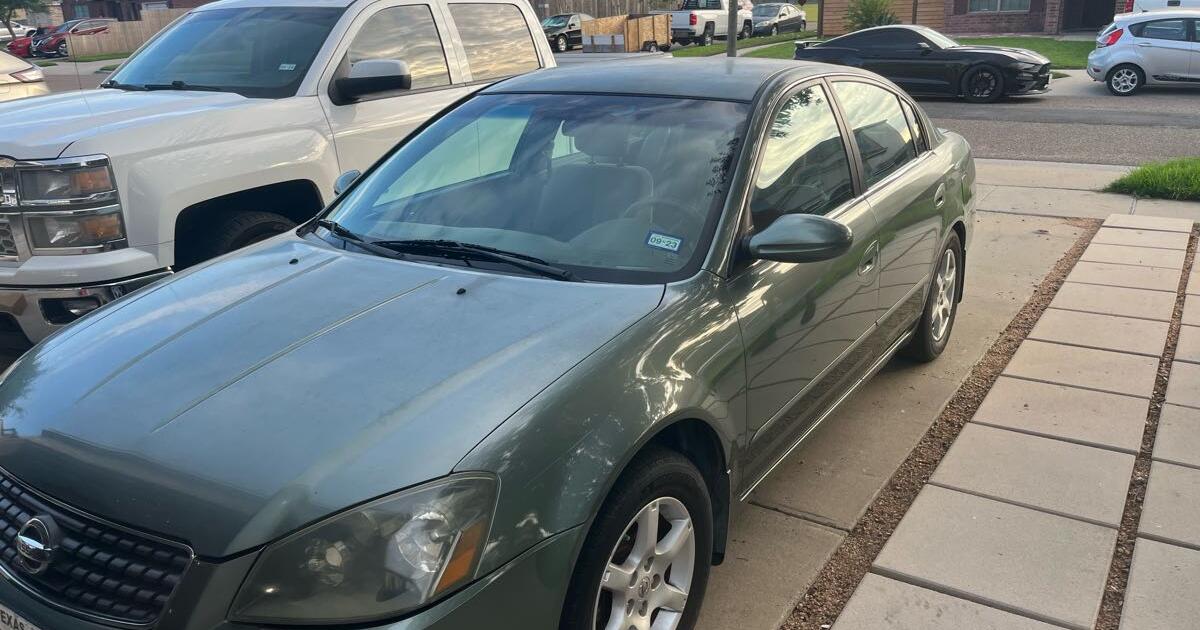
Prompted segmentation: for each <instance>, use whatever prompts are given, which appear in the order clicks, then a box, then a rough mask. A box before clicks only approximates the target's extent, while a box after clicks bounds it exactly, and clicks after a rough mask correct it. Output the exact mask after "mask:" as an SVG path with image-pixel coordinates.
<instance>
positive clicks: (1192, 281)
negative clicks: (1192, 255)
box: [1187, 263, 1200, 295]
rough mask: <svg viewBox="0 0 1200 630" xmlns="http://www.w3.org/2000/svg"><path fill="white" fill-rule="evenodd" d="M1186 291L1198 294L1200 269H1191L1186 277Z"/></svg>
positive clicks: (1199, 292) (1199, 291)
mask: <svg viewBox="0 0 1200 630" xmlns="http://www.w3.org/2000/svg"><path fill="white" fill-rule="evenodd" d="M1193 264H1194V263H1193ZM1187 293H1188V295H1200V271H1193V272H1192V273H1191V276H1190V277H1189V278H1188V283H1187Z"/></svg>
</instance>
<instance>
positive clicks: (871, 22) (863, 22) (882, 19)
mask: <svg viewBox="0 0 1200 630" xmlns="http://www.w3.org/2000/svg"><path fill="white" fill-rule="evenodd" d="M4 1H5V0H0V2H4ZM899 22H900V20H898V19H896V14H895V13H892V1H891V0H851V2H850V6H848V7H846V23H847V24H849V25H850V30H854V31H857V30H858V29H860V28H870V27H872V26H887V25H888V24H896V23H899Z"/></svg>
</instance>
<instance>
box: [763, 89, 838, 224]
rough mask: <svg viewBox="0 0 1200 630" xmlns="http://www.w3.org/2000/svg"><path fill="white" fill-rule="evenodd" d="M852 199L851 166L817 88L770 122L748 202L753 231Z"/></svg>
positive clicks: (797, 96)
mask: <svg viewBox="0 0 1200 630" xmlns="http://www.w3.org/2000/svg"><path fill="white" fill-rule="evenodd" d="M853 196H854V185H853V183H852V181H851V179H850V160H849V159H848V158H847V156H846V148H845V145H844V144H843V141H842V134H841V132H840V131H839V129H838V125H837V119H836V118H834V115H833V109H832V108H831V107H830V104H829V98H828V95H827V94H826V93H825V90H824V88H822V87H821V86H819V85H814V86H812V87H808V88H805V89H803V90H801V91H800V92H798V93H797V94H795V95H794V96H792V97H791V98H789V99H788V100H787V101H786V102H785V103H784V104H783V106H782V107H780V109H779V111H778V112H777V113H776V114H775V120H774V121H772V122H771V129H770V131H769V132H768V136H767V142H766V144H765V145H764V146H763V150H762V159H761V160H760V162H759V166H758V173H757V175H755V180H754V194H753V195H752V197H751V201H750V211H751V216H752V217H753V219H754V228H755V229H756V230H761V229H763V228H765V227H766V226H768V225H770V224H771V222H773V221H774V220H775V219H777V218H779V217H780V216H781V215H784V214H825V213H827V212H829V211H830V210H832V209H834V208H836V207H838V206H839V205H841V204H842V203H844V202H845V201H847V200H849V199H850V198H851V197H853Z"/></svg>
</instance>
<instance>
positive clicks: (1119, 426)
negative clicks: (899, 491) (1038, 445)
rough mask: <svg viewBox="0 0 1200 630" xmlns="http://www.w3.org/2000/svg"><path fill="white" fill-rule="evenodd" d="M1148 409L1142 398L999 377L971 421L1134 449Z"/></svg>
mask: <svg viewBox="0 0 1200 630" xmlns="http://www.w3.org/2000/svg"><path fill="white" fill-rule="evenodd" d="M1149 407H1150V401H1149V400H1147V399H1145V398H1135V397H1133V396H1122V395H1118V394H1108V393H1105V392H1097V391H1092V390H1089V389H1079V388H1077V387H1066V386H1063V385H1052V384H1049V383H1038V382H1036V381H1026V380H1024V379H1018V378H1009V377H1007V376H1001V377H1000V378H999V379H997V380H996V384H995V385H994V386H992V390H991V391H990V392H988V395H987V397H986V398H984V400H983V404H981V405H980V406H979V410H978V411H976V412H975V417H973V418H972V419H971V422H975V423H979V424H987V425H990V426H996V427H1003V428H1008V429H1012V430H1015V431H1024V432H1027V433H1032V434H1035V435H1044V436H1049V437H1054V438H1058V439H1063V440H1070V441H1074V442H1079V443H1081V444H1090V445H1097V446H1102V447H1107V448H1112V449H1118V450H1121V451H1124V452H1127V453H1136V452H1137V450H1138V448H1139V447H1140V446H1141V443H1142V433H1143V431H1144V430H1145V425H1146V413H1147V411H1148V410H1149ZM1160 430H1161V429H1160Z"/></svg>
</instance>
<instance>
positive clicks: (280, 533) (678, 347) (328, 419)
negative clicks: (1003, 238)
mask: <svg viewBox="0 0 1200 630" xmlns="http://www.w3.org/2000/svg"><path fill="white" fill-rule="evenodd" d="M471 1H472V2H476V1H477V0H471ZM450 6H451V7H453V6H454V5H453V4H451V5H450ZM510 6H511V5H510ZM488 24H492V22H490V21H489V22H488ZM256 32H259V33H261V32H262V31H261V30H259V31H256ZM843 129H845V130H846V131H845V133H844V134H843V131H842V130H843ZM663 146H666V147H668V149H669V150H670V152H671V156H672V157H671V159H662V154H661V151H662V149H663ZM248 175H249V176H252V177H259V176H260V173H259V172H258V171H253V172H250V173H248ZM350 177H353V175H350V176H348V177H347V179H349V178H350ZM567 199H569V202H564V200H567ZM973 207H974V166H973V162H972V158H971V153H970V149H969V147H968V146H967V143H966V142H965V141H964V140H963V138H961V137H960V136H958V135H956V134H953V133H951V132H943V131H939V130H938V129H937V128H936V127H935V126H934V125H933V124H931V123H930V121H929V120H928V118H927V117H926V116H925V115H924V114H923V113H922V111H921V109H920V108H919V107H918V106H917V105H916V104H915V103H913V101H911V100H910V99H909V98H908V97H907V96H906V95H904V94H903V93H902V92H901V91H900V90H899V88H897V87H895V86H894V85H893V84H891V83H888V82H886V81H884V80H882V79H879V78H878V77H877V76H876V75H873V74H870V73H867V72H863V71H859V70H853V69H843V68H832V67H830V66H826V65H823V64H796V63H792V62H788V61H779V60H757V59H750V60H747V59H730V60H727V59H720V60H712V59H700V60H679V59H670V58H665V59H654V60H646V61H642V62H639V63H632V64H623V65H617V64H611V65H605V66H604V67H601V66H595V65H593V66H587V65H580V66H576V67H574V68H570V69H561V70H556V71H553V72H538V73H532V74H528V75H525V76H521V77H517V78H513V79H509V80H506V81H502V82H499V83H497V84H495V85H492V86H490V87H487V88H485V89H483V90H481V91H480V92H479V93H477V94H474V95H472V96H470V97H468V98H466V99H464V100H463V101H461V102H460V103H459V104H457V105H456V106H454V107H453V108H450V109H448V110H446V111H444V112H442V113H441V114H439V115H438V116H436V117H435V118H434V119H433V120H432V121H431V122H430V123H429V124H428V125H427V126H425V127H423V128H422V129H421V130H419V131H418V132H416V133H414V134H413V135H411V136H409V137H408V138H406V139H405V140H404V141H403V142H402V143H401V144H400V145H399V147H398V148H397V149H396V150H395V151H393V152H392V153H390V154H389V155H388V156H387V157H386V158H385V159H384V160H382V161H381V162H380V163H378V164H377V165H375V166H374V167H372V168H371V169H370V170H369V171H368V172H367V173H366V174H365V175H363V176H361V177H357V178H356V180H355V181H354V183H352V184H348V189H347V191H346V192H345V194H343V195H342V196H340V197H339V198H338V199H337V200H335V201H334V203H333V204H332V205H331V206H330V207H329V208H328V209H327V210H326V211H325V212H323V213H321V215H320V217H319V218H318V219H316V220H315V221H313V222H310V223H308V224H305V225H304V226H303V227H301V228H300V229H297V230H293V231H289V232H288V233H287V234H283V235H279V236H277V237H275V238H273V239H270V240H268V241H265V242H261V243H257V244H255V245H253V246H251V247H250V248H247V249H246V250H244V251H242V252H238V253H236V254H233V255H231V256H227V257H223V258H220V259H218V260H215V261H211V262H209V263H206V264H204V265H201V266H198V267H195V268H193V269H190V270H188V271H187V272H184V273H182V274H179V275H177V276H175V277H173V278H170V279H168V280H167V281H165V282H162V283H160V284H158V285H156V286H155V287H152V288H149V289H147V290H145V291H142V292H141V293H139V294H135V295H133V296H130V297H129V298H128V299H125V300H122V301H119V302H117V303H114V304H112V305H111V306H109V307H108V308H105V309H104V310H102V311H99V312H96V313H93V314H92V315H90V316H88V317H86V318H85V319H83V320H81V321H79V322H77V323H76V324H75V325H74V326H72V327H70V328H67V329H66V330H64V331H63V332H62V333H60V334H58V335H56V336H55V337H54V338H52V339H51V340H48V341H47V342H46V343H44V344H41V345H39V346H37V347H36V348H34V349H33V350H32V351H31V352H30V353H28V354H26V355H25V356H24V357H23V358H21V359H20V360H19V361H18V362H17V363H16V364H15V365H14V366H13V367H12V368H11V369H10V370H9V371H8V372H7V373H6V374H5V375H4V377H3V381H2V382H0V408H2V409H3V410H4V414H3V417H4V432H3V434H2V435H0V468H2V469H3V472H2V474H3V480H2V481H0V494H2V495H3V498H4V500H7V501H9V503H10V508H9V509H8V511H7V512H5V513H0V519H3V520H4V523H5V524H6V525H7V528H6V529H5V528H0V541H3V543H4V544H5V545H8V548H12V546H13V545H15V543H14V542H13V541H14V538H15V536H17V535H18V534H19V535H21V536H24V537H26V538H27V539H29V540H32V541H35V542H36V543H38V544H40V545H43V546H45V547H53V548H54V549H55V550H56V553H55V554H54V555H51V556H49V557H46V556H43V555H38V554H33V553H31V554H27V556H19V557H18V556H16V555H15V554H10V555H7V556H0V564H3V566H4V569H5V572H6V573H7V574H8V575H10V576H12V577H11V578H10V580H3V581H0V602H3V605H4V607H5V608H4V610H5V611H6V612H10V614H11V616H12V618H13V619H15V620H17V621H15V622H14V623H15V624H21V623H23V624H24V625H23V626H22V627H24V628H26V629H27V630H30V629H35V628H42V629H43V630H49V629H51V628H68V627H79V628H83V627H85V626H86V627H94V626H91V625H88V624H85V623H84V622H83V621H80V620H78V619H76V617H91V618H96V617H99V618H100V619H103V620H107V621H108V622H113V623H115V622H124V623H127V624H136V625H139V626H145V625H152V624H155V623H157V624H158V626H157V627H160V628H168V627H182V626H183V625H184V624H185V622H188V623H190V624H192V625H194V624H195V623H200V624H201V625H202V626H203V627H288V626H305V625H313V624H317V625H321V626H323V627H334V626H337V627H342V626H346V625H353V627H356V628H372V627H379V628H396V627H398V626H397V625H396V624H397V623H399V624H400V625H403V626H404V627H408V628H424V629H427V630H440V629H441V630H462V629H464V628H537V629H550V628H566V629H571V630H574V629H587V630H592V629H594V628H617V627H619V628H622V629H624V628H631V627H632V628H649V627H651V623H650V622H651V620H653V621H654V622H655V623H654V627H664V628H676V629H681V630H690V629H691V628H693V627H694V625H695V623H696V618H697V616H698V615H699V613H700V608H701V605H702V603H703V600H704V593H705V588H706V583H707V580H708V576H709V567H710V565H711V564H712V563H714V562H719V561H720V559H721V557H722V556H723V554H724V552H725V549H726V543H727V536H728V534H727V532H728V528H729V527H728V524H729V514H730V510H731V504H732V503H733V502H735V501H736V500H738V499H744V498H745V497H746V496H747V495H748V494H749V493H750V492H751V491H752V490H753V489H754V487H755V486H756V484H758V483H759V482H760V481H761V480H762V479H763V478H764V477H765V476H766V475H767V474H768V473H769V472H770V471H771V470H772V469H773V468H774V467H775V466H776V464H778V463H779V462H780V461H781V460H782V459H783V458H784V457H786V456H787V454H788V453H789V452H791V451H792V450H793V449H794V448H795V447H796V446H797V445H798V444H799V443H800V442H801V441H802V440H803V439H804V437H805V436H807V435H808V434H809V433H810V432H811V431H812V430H813V428H814V427H815V426H816V425H817V424H819V423H820V422H822V421H823V420H825V419H826V418H828V417H829V416H830V414H831V413H832V412H833V410H834V409H836V408H837V406H838V404H839V403H840V402H842V401H843V400H845V399H846V398H847V397H848V395H849V393H850V392H852V391H853V390H854V389H855V388H856V387H858V386H859V385H861V384H862V383H863V382H864V381H865V380H866V379H867V378H869V377H870V376H871V375H872V374H873V373H874V372H875V371H876V370H878V369H879V368H880V367H881V366H882V365H883V364H884V363H885V362H886V361H887V360H888V358H889V357H891V356H892V355H893V353H895V352H898V351H903V352H905V353H907V354H909V355H910V356H913V357H916V358H918V359H920V360H932V359H934V358H935V357H937V355H938V354H939V353H940V352H942V350H943V349H944V348H945V347H946V344H947V343H948V341H949V338H950V335H951V331H952V327H953V323H954V317H955V313H956V308H957V307H956V304H957V303H958V300H959V299H960V298H961V295H962V291H961V288H962V286H963V280H964V277H963V271H964V269H965V266H964V255H965V253H966V252H969V251H970V248H971V241H970V235H971V225H972V223H973ZM268 454H269V455H268ZM31 523H32V524H31ZM5 532H7V533H5ZM132 564H137V566H138V570H136V571H132V572H131V571H129V570H128V566H130V565H132ZM67 567H81V569H82V571H80V572H76V571H68V570H66V568H67ZM72 594H73V595H72ZM397 620H402V621H399V622H398V621H397ZM560 624H561V625H560ZM10 625H13V624H10Z"/></svg>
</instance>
